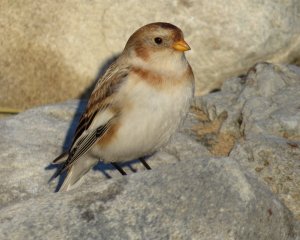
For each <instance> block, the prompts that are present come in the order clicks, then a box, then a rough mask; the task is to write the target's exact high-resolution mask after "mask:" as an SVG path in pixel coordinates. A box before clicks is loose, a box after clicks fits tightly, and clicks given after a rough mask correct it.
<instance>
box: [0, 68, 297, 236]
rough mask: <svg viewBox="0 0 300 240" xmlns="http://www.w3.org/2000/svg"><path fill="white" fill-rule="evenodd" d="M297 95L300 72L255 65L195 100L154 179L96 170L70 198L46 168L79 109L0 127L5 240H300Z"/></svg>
mask: <svg viewBox="0 0 300 240" xmlns="http://www.w3.org/2000/svg"><path fill="white" fill-rule="evenodd" d="M299 88H300V68H297V67H295V66H285V65H272V64H267V63H263V64H258V65H256V66H254V67H253V68H252V69H251V70H250V71H249V72H248V74H247V75H246V76H244V77H241V78H234V79H231V80H229V81H227V82H226V83H225V84H224V85H223V87H222V90H221V91H220V92H215V93H212V94H209V95H207V96H205V97H201V98H197V99H196V100H195V106H196V107H197V108H198V111H196V110H195V111H192V112H191V113H190V114H189V116H188V118H187V120H186V122H185V125H184V126H183V128H182V129H180V131H178V133H176V134H175V136H174V138H173V139H172V141H171V142H170V143H169V144H168V145H167V146H166V147H165V148H163V149H161V151H158V152H157V153H156V154H154V155H153V156H151V157H150V158H149V159H148V160H147V161H148V163H149V165H150V166H151V167H152V170H151V171H146V170H144V169H143V167H142V165H141V164H140V163H139V162H137V161H132V162H130V163H126V164H125V165H124V166H123V167H124V170H125V171H126V172H127V173H129V175H128V176H126V177H123V176H120V175H119V173H118V172H117V171H116V170H114V169H113V168H112V167H110V165H104V164H98V165H97V166H96V167H95V168H94V169H93V170H91V171H90V172H89V173H88V174H87V175H86V176H85V178H84V181H83V183H82V185H81V186H79V187H78V188H76V189H74V190H72V191H69V192H67V193H54V190H55V188H56V186H57V185H59V184H60V183H59V182H61V181H60V180H59V179H57V180H56V181H52V182H50V183H48V181H49V179H50V178H51V176H52V175H53V174H54V172H55V170H56V167H55V166H53V165H51V164H49V162H50V161H51V160H52V159H53V158H54V157H56V156H57V155H58V154H59V153H60V152H61V151H62V148H61V147H62V146H64V147H67V146H68V144H69V142H70V138H71V137H72V132H73V131H74V127H75V126H76V122H77V121H78V118H79V116H80V114H81V112H82V111H83V108H84V102H80V103H79V102H76V101H69V102H66V103H62V104H58V105H51V106H43V107H39V108H35V109H31V110H29V111H26V112H24V113H21V114H19V115H17V116H15V117H12V118H7V119H3V120H0V133H1V136H2V137H1V138H0V162H1V164H0V175H1V177H2V180H1V182H0V222H1V224H0V239H280V240H281V239H288V240H292V239H299V238H300V231H299V230H300V224H299V223H300V221H299V209H300V207H299V206H300V205H299V201H298V200H297V196H299V156H300V150H299V146H300V138H299V135H300V134H299V133H300V128H299V125H300V119H299V116H298V113H299V106H298V105H299V102H300V101H299V100H300V99H299V92H300V89H299ZM199 109H200V110H199ZM225 113H226V114H225ZM191 129H194V131H195V133H194V132H193V131H192V130H191ZM228 136H231V138H230V139H231V141H230V142H229V141H228V139H229V138H228ZM216 145H218V147H217V148H215V146H216ZM222 146H223V147H224V148H223V149H222ZM230 146H231V147H230ZM224 149H225V150H224ZM214 155H218V156H222V155H228V156H227V157H224V156H223V157H215V156H214ZM133 171H136V172H135V173H133ZM109 177H112V179H109ZM286 206H287V207H286ZM295 217H296V218H295ZM297 219H298V220H297Z"/></svg>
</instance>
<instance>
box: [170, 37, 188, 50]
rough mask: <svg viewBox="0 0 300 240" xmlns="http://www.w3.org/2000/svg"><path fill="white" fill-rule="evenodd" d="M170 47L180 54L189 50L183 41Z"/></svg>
mask: <svg viewBox="0 0 300 240" xmlns="http://www.w3.org/2000/svg"><path fill="white" fill-rule="evenodd" d="M172 47H173V48H174V49H175V50H177V51H181V52H184V51H188V50H191V48H190V46H189V45H188V44H187V43H186V42H185V41H184V40H180V41H177V42H175V43H174V44H173V46H172Z"/></svg>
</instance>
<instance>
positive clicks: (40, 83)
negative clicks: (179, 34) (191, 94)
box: [0, 0, 300, 108]
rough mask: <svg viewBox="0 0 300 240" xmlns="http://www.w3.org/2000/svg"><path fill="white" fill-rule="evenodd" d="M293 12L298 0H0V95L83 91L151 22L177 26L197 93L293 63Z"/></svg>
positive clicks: (52, 96) (296, 46)
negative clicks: (268, 66) (251, 71)
mask: <svg viewBox="0 0 300 240" xmlns="http://www.w3.org/2000/svg"><path fill="white" fill-rule="evenodd" d="M162 9H163V11H161V10H162ZM154 13H155V14H154ZM299 13H300V2H299V1H298V0H287V1H266V0H264V1H247V0H239V1H236V0H229V1H226V3H225V4H224V1H220V0H218V1H203V0H201V1H193V0H176V1H174V0H168V1H147V2H141V1H137V0H129V1H121V0H117V1H114V2H111V1H108V0H101V1H99V0H97V1H85V0H81V1H72V2H68V1H58V0H51V1H49V0H47V1H43V2H42V3H41V2H37V1H32V0H31V1H28V0H27V1H17V2H12V1H10V0H2V1H1V8H0V22H1V24H0V34H1V38H0V45H1V48H0V55H1V58H0V69H1V71H0V84H1V88H0V102H1V104H2V105H3V106H6V107H14V108H25V107H29V106H33V105H38V104H45V103H52V102H58V101H62V100H65V99H70V98H75V97H76V98H77V97H79V96H86V94H87V93H88V92H89V89H90V88H91V87H92V85H93V82H94V81H95V80H96V78H97V76H98V75H101V73H103V71H104V69H105V68H106V66H107V64H108V63H109V62H111V61H112V60H113V58H114V57H115V56H116V55H118V54H119V53H120V52H121V51H122V50H123V48H124V46H125V43H126V41H127V39H128V37H129V36H130V35H131V34H132V33H133V31H135V30H136V29H137V28H139V27H141V26H142V25H144V24H147V23H149V22H153V21H167V22H171V23H174V24H176V25H178V26H179V27H180V28H182V30H183V31H184V33H185V36H186V39H187V41H188V42H189V44H190V45H191V47H192V51H190V52H188V53H187V57H188V59H189V60H190V63H191V65H192V67H193V69H194V72H195V76H196V82H197V86H196V90H197V91H196V92H197V94H198V95H202V94H205V93H208V92H209V91H210V90H213V89H215V88H219V87H220V85H221V83H222V82H223V81H224V80H225V79H227V78H230V77H233V76H236V75H239V74H241V73H244V72H245V71H246V70H247V69H248V68H249V67H250V66H252V65H253V64H254V63H256V62H257V61H263V60H269V61H275V62H284V63H286V62H294V63H299V50H300V37H299V31H300V24H299V22H300V14H299Z"/></svg>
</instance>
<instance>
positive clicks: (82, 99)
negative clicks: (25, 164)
mask: <svg viewBox="0 0 300 240" xmlns="http://www.w3.org/2000/svg"><path fill="white" fill-rule="evenodd" d="M119 56H120V54H115V55H112V56H111V57H110V58H108V59H107V60H106V61H105V62H104V63H103V64H102V66H100V67H99V70H98V72H97V74H96V76H95V78H94V79H93V80H92V82H91V84H90V85H89V86H88V87H87V88H86V89H85V90H84V91H83V92H82V93H81V94H80V95H79V96H78V98H79V103H78V105H77V108H76V110H75V113H74V115H73V117H72V120H71V122H70V126H69V128H68V130H67V133H66V136H65V140H64V143H63V146H62V152H65V151H68V149H69V147H70V146H71V144H72V139H73V137H74V133H75V130H76V128H77V125H78V122H79V120H80V117H81V115H82V114H83V112H84V110H85V108H86V104H87V100H88V98H89V96H90V94H91V93H92V91H93V89H94V87H95V85H96V83H97V82H98V80H99V79H100V78H101V77H102V76H103V75H104V73H105V72H106V70H107V69H108V68H109V66H110V65H111V64H112V63H113V62H114V61H115V60H116V59H117V58H118V57H119ZM50 161H51V160H50ZM60 168H61V165H60V164H53V163H49V165H47V166H46V167H45V170H53V169H56V172H57V171H59V169H60ZM109 169H112V166H110V165H108V164H103V163H98V164H97V165H96V166H95V167H94V168H93V170H95V171H101V172H102V173H103V174H104V175H105V176H106V177H107V178H110V176H109V174H107V173H106V171H107V170H109ZM56 172H55V173H54V174H53V176H52V177H51V178H50V180H49V182H50V181H52V180H53V179H54V176H55V174H56ZM65 177H66V174H65V173H63V174H60V176H59V181H58V184H57V187H56V191H57V190H58V189H59V188H60V187H61V185H62V183H63V181H64V179H65Z"/></svg>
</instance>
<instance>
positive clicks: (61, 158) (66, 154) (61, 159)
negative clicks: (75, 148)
mask: <svg viewBox="0 0 300 240" xmlns="http://www.w3.org/2000/svg"><path fill="white" fill-rule="evenodd" d="M68 157H69V152H64V153H62V154H60V155H59V156H58V157H57V158H55V159H54V160H53V161H52V163H53V164H61V163H63V162H65V161H66V160H67V159H68Z"/></svg>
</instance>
